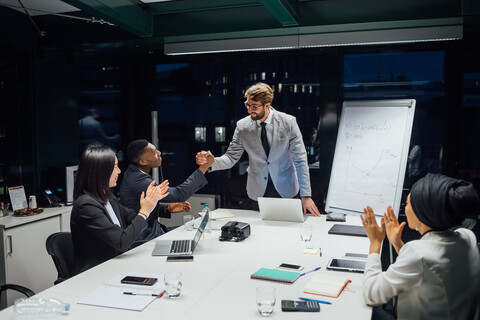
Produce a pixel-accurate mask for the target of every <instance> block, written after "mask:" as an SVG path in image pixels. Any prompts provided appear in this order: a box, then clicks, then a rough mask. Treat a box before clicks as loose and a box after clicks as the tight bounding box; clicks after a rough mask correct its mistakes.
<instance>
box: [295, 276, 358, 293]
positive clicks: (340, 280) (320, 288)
mask: <svg viewBox="0 0 480 320" xmlns="http://www.w3.org/2000/svg"><path fill="white" fill-rule="evenodd" d="M350 282H351V281H350V280H349V279H347V278H344V277H334V276H330V275H327V274H324V273H319V274H316V275H315V276H314V277H313V278H312V279H311V280H310V281H309V282H308V283H307V285H306V286H305V288H304V289H303V292H305V293H309V294H316V295H320V296H327V297H332V298H338V296H339V295H340V293H342V291H343V289H345V287H346V286H347V284H349V283H350Z"/></svg>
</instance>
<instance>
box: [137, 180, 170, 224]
mask: <svg viewBox="0 0 480 320" xmlns="http://www.w3.org/2000/svg"><path fill="white" fill-rule="evenodd" d="M167 190H168V180H165V181H163V182H162V183H161V184H159V185H158V186H155V181H152V183H150V185H149V186H148V188H147V192H146V194H145V193H144V192H142V195H141V196H140V212H141V213H143V214H144V215H146V216H147V217H148V216H149V215H150V212H152V210H153V208H155V206H156V205H157V202H158V201H159V200H161V199H163V198H165V197H166V196H167V195H168V192H167Z"/></svg>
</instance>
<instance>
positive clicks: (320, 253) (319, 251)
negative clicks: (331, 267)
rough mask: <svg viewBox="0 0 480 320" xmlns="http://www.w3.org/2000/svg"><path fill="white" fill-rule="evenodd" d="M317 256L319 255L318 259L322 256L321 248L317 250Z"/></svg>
mask: <svg viewBox="0 0 480 320" xmlns="http://www.w3.org/2000/svg"><path fill="white" fill-rule="evenodd" d="M318 254H319V255H320V257H321V256H322V248H318Z"/></svg>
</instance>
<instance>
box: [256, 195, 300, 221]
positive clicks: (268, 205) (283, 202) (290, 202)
mask: <svg viewBox="0 0 480 320" xmlns="http://www.w3.org/2000/svg"><path fill="white" fill-rule="evenodd" d="M258 207H259V208H260V216H261V217H262V220H276V221H292V222H303V221H305V217H304V215H303V209H302V200H300V199H286V198H262V197H260V198H258Z"/></svg>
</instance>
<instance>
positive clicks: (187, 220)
mask: <svg viewBox="0 0 480 320" xmlns="http://www.w3.org/2000/svg"><path fill="white" fill-rule="evenodd" d="M183 225H184V226H185V230H187V231H192V230H193V216H192V215H191V214H186V215H184V216H183Z"/></svg>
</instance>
